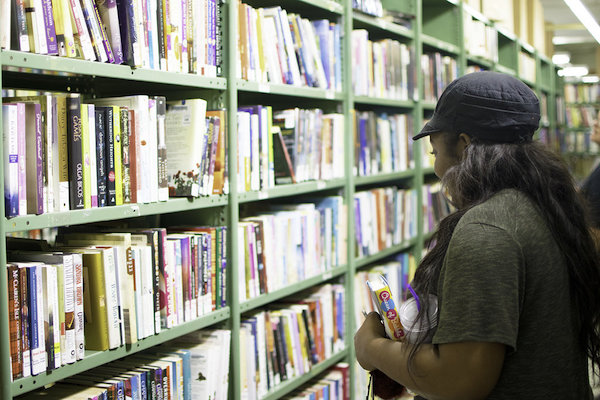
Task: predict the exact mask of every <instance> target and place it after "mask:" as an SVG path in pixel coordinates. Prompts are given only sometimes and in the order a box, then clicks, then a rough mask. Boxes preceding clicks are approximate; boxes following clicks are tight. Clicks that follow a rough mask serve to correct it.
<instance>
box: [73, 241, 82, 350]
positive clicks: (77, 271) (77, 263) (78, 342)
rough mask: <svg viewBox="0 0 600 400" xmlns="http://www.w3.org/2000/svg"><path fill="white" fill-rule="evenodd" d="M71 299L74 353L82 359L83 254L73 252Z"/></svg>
mask: <svg viewBox="0 0 600 400" xmlns="http://www.w3.org/2000/svg"><path fill="white" fill-rule="evenodd" d="M73 299H74V303H75V304H74V317H75V320H74V325H75V326H74V330H75V355H76V358H77V360H82V359H83V356H84V354H85V336H84V324H85V321H84V312H83V256H82V255H81V254H78V253H74V254H73Z"/></svg>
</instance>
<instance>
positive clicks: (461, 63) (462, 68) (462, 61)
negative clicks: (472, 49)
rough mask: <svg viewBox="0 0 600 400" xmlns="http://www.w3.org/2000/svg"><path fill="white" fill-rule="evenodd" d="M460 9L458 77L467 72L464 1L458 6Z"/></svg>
mask: <svg viewBox="0 0 600 400" xmlns="http://www.w3.org/2000/svg"><path fill="white" fill-rule="evenodd" d="M457 8H458V26H457V28H458V48H459V50H460V51H459V53H458V76H462V75H464V74H465V73H466V72H467V49H466V47H465V8H464V0H463V1H460V2H459V3H458V5H457Z"/></svg>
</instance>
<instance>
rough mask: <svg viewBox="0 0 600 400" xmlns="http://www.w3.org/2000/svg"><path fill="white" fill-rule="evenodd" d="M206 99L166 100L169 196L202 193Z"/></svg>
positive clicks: (194, 195) (193, 195) (192, 195)
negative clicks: (201, 171) (201, 173)
mask: <svg viewBox="0 0 600 400" xmlns="http://www.w3.org/2000/svg"><path fill="white" fill-rule="evenodd" d="M206 104H207V102H206V100H203V99H187V100H182V101H172V102H171V101H169V102H167V113H166V117H165V125H166V131H167V137H166V143H167V159H168V160H169V163H168V171H167V172H168V177H169V195H170V196H191V197H197V196H199V195H200V179H201V176H200V166H201V164H202V162H203V159H202V156H203V155H204V153H205V152H204V151H203V149H204V147H203V145H202V143H203V139H204V136H205V135H206Z"/></svg>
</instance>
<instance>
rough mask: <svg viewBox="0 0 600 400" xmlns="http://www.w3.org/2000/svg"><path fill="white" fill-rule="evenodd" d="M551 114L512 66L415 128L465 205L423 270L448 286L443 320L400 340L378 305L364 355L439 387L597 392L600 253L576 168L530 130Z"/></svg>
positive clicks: (397, 376)
mask: <svg viewBox="0 0 600 400" xmlns="http://www.w3.org/2000/svg"><path fill="white" fill-rule="evenodd" d="M539 117H540V112H539V103H538V99H537V97H536V96H535V94H534V93H533V92H532V91H531V90H530V89H529V88H528V87H527V86H526V85H525V84H523V83H522V82H521V81H519V80H517V79H515V78H512V77H510V76H507V75H503V74H499V73H494V72H477V73H473V74H469V75H465V76H463V77H461V78H458V79H457V80H455V81H454V82H452V83H451V84H450V85H449V86H448V87H447V88H446V90H445V91H444V93H443V94H442V96H441V97H440V99H439V101H438V104H437V106H436V109H435V112H434V114H433V117H432V119H431V120H430V122H429V123H427V124H426V125H425V126H424V128H423V129H422V130H421V132H420V133H419V134H418V135H416V136H415V137H414V139H419V138H421V137H424V136H430V140H431V144H432V147H433V154H434V155H435V157H436V160H435V167H434V169H435V173H436V175H437V176H438V177H440V178H441V179H442V184H443V185H444V186H445V188H446V190H447V192H448V194H449V196H450V198H451V200H452V202H453V203H454V204H455V205H456V207H457V211H456V212H454V213H453V214H451V215H449V216H448V217H446V218H445V219H444V220H442V221H441V223H440V225H439V227H438V230H437V231H436V233H435V237H434V239H435V245H434V246H433V248H432V249H430V251H429V253H428V254H427V256H426V257H424V259H423V260H422V262H421V264H420V266H419V268H418V269H417V272H416V274H415V278H414V281H413V283H412V285H413V288H414V289H415V290H416V293H417V295H418V296H419V297H420V298H421V299H426V298H428V296H429V295H436V296H437V299H438V309H439V312H438V315H437V331H436V332H435V333H434V334H433V339H432V340H431V343H425V338H424V337H421V338H420V339H419V340H418V341H417V342H416V343H413V344H407V343H402V342H395V341H392V340H389V339H386V338H385V335H384V330H383V328H382V325H381V324H380V322H379V319H378V316H377V315H376V314H375V313H371V314H369V315H368V316H367V318H366V320H365V321H364V323H363V325H362V326H361V328H360V329H359V330H358V332H357V333H356V335H355V338H354V343H355V349H356V357H357V360H358V362H359V363H360V364H361V366H362V367H363V368H365V369H367V370H375V369H377V370H380V371H381V372H383V373H385V374H386V375H387V376H388V377H390V378H392V379H393V380H395V381H396V382H399V383H401V384H402V385H405V386H406V387H408V388H409V389H411V390H412V391H415V392H416V393H419V394H420V395H421V396H423V397H424V398H427V399H429V400H434V399H444V400H446V399H460V400H468V399H528V400H530V399H544V400H547V399H577V400H582V399H591V398H592V392H591V389H590V385H589V380H588V358H589V359H590V360H591V362H592V363H593V365H594V367H596V366H597V365H598V363H599V361H600V337H599V332H598V322H599V316H600V267H599V263H598V261H597V260H598V257H597V253H596V250H595V247H594V243H593V241H592V238H591V236H590V233H589V229H588V225H587V220H586V212H585V209H584V207H583V205H582V203H581V201H580V199H579V198H578V194H577V193H576V191H575V189H574V185H573V182H572V179H571V176H570V175H569V173H568V171H567V169H566V168H565V167H564V166H563V163H562V162H561V161H560V159H559V158H558V157H557V156H555V155H554V154H553V153H551V152H550V151H548V150H547V149H546V148H545V147H544V146H543V145H542V144H540V143H538V142H536V141H533V140H532V136H533V133H534V132H535V130H536V129H537V127H538V123H539ZM420 303H421V304H423V306H422V307H421V310H420V312H419V317H420V318H427V315H429V314H428V310H427V302H425V301H421V302H420Z"/></svg>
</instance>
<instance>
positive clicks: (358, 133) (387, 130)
mask: <svg viewBox="0 0 600 400" xmlns="http://www.w3.org/2000/svg"><path fill="white" fill-rule="evenodd" d="M353 119H354V175H355V176H370V175H376V174H382V173H383V174H385V173H391V172H400V171H406V170H408V169H410V168H414V158H413V154H412V152H413V146H412V143H413V141H412V139H411V136H412V132H413V129H414V128H413V118H412V116H411V115H410V114H387V113H375V112H374V111H355V112H354V113H353Z"/></svg>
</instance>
